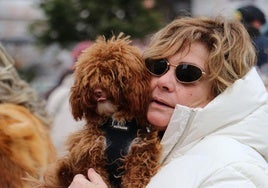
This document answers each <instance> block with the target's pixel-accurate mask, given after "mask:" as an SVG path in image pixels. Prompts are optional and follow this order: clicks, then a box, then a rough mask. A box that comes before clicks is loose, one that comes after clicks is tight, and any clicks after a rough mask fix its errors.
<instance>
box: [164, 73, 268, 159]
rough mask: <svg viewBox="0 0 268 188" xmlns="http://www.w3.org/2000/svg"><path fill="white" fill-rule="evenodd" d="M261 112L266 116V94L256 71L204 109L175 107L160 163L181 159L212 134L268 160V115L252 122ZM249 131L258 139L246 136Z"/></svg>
mask: <svg viewBox="0 0 268 188" xmlns="http://www.w3.org/2000/svg"><path fill="white" fill-rule="evenodd" d="M261 108H263V110H260V111H261V112H263V111H265V110H266V112H268V105H267V93H266V89H265V87H264V85H263V82H262V80H261V78H260V77H259V76H258V73H257V71H256V69H255V68H253V69H252V70H251V71H249V72H248V73H247V75H246V76H245V77H243V78H242V79H239V80H237V81H236V82H235V83H234V84H233V85H231V86H230V87H228V88H227V89H226V90H225V91H224V92H223V93H222V94H220V95H219V96H217V97H216V98H215V99H214V100H212V101H211V102H210V103H209V104H208V105H207V106H205V107H204V108H196V109H193V108H188V107H185V106H181V105H176V108H175V110H174V113H173V116H172V117H171V121H170V123H169V125H168V128H167V130H166V131H165V134H164V136H163V138H162V141H161V144H162V145H163V154H162V158H161V160H162V162H168V161H169V160H170V159H171V158H172V157H175V156H177V155H181V154H182V153H183V152H185V150H188V149H189V148H191V147H192V146H193V145H194V144H195V143H196V142H198V141H199V140H200V139H202V138H204V137H205V136H208V135H212V134H214V135H216V134H225V135H226V134H228V136H230V137H232V138H234V139H236V140H238V141H239V142H243V143H245V144H247V145H250V146H251V147H254V148H255V147H258V150H260V151H259V152H260V153H262V154H263V155H267V158H268V148H267V147H268V139H267V138H266V137H267V135H268V126H267V125H265V124H266V123H267V122H268V115H267V114H263V115H262V116H261V115H260V114H259V115H257V116H258V118H254V116H256V113H257V112H255V111H256V110H257V109H261ZM251 116H253V117H251ZM259 116H260V117H259ZM250 121H251V123H247V122H250ZM264 122H265V123H264ZM244 124H246V125H247V126H245V125H244ZM242 125H243V126H242ZM256 125H258V126H256ZM259 125H260V126H259ZM249 131H250V132H253V133H254V134H255V135H256V134H257V135H258V136H259V137H257V138H256V136H253V135H250V134H248V132H249ZM243 134H245V135H246V137H245V136H243ZM250 137H252V138H254V139H250ZM255 149H256V148H255Z"/></svg>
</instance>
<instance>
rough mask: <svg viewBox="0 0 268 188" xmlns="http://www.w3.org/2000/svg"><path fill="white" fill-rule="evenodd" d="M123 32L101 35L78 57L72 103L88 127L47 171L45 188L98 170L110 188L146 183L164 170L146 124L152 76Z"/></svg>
mask: <svg viewBox="0 0 268 188" xmlns="http://www.w3.org/2000/svg"><path fill="white" fill-rule="evenodd" d="M130 43H131V41H130V40H129V37H128V36H127V37H126V36H124V35H123V34H122V33H121V34H119V35H118V36H117V37H116V36H113V37H112V38H110V39H109V40H105V38H104V37H99V38H98V39H97V40H96V43H94V44H93V45H92V46H91V47H89V48H87V49H86V50H85V51H84V52H83V53H82V54H81V56H80V57H79V59H78V62H77V63H76V66H75V72H74V77H75V82H74V85H73V87H72V89H71V96H70V103H71V108H72V113H73V116H74V118H75V119H76V120H78V119H85V120H86V122H87V123H86V125H85V127H84V129H83V130H81V131H79V132H76V133H74V134H73V135H71V136H70V138H69V140H68V154H67V155H66V156H64V157H63V158H61V159H59V160H58V162H57V163H56V164H55V165H54V166H53V168H51V169H50V170H48V171H47V172H46V175H45V176H44V179H43V181H44V182H43V184H42V186H41V187H46V188H48V187H49V188H52V187H64V188H66V187H68V186H69V185H70V184H71V181H72V180H73V177H74V176H75V175H76V174H78V173H80V174H84V175H85V176H86V174H87V170H88V168H90V167H91V168H94V169H95V170H96V171H97V172H98V173H99V174H100V175H101V176H102V177H103V179H104V181H105V182H106V183H107V185H109V187H122V188H125V187H128V188H134V187H135V188H139V187H145V186H146V185H147V183H148V182H149V181H150V178H151V177H152V176H153V175H154V174H155V173H156V172H157V170H158V168H159V162H158V161H159V156H160V152H161V146H160V142H159V138H158V132H157V131H156V130H153V129H152V128H150V127H149V126H148V124H147V122H146V111H147V106H148V103H149V100H150V86H149V80H150V75H149V74H148V73H147V71H146V68H145V65H144V61H143V59H142V57H141V54H140V51H139V50H138V48H136V47H134V46H131V45H130Z"/></svg>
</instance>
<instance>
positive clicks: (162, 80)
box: [157, 67, 177, 92]
mask: <svg viewBox="0 0 268 188" xmlns="http://www.w3.org/2000/svg"><path fill="white" fill-rule="evenodd" d="M157 79H158V80H157V86H158V87H159V88H160V89H163V90H167V91H169V92H171V91H173V90H174V89H175V86H176V84H177V80H176V77H175V73H174V68H173V67H170V69H169V70H168V71H167V72H166V73H165V74H163V75H162V76H160V77H158V78H157Z"/></svg>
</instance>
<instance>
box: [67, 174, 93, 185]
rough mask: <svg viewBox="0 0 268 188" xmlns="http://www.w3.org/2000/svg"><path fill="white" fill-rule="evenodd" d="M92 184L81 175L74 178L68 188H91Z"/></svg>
mask: <svg viewBox="0 0 268 188" xmlns="http://www.w3.org/2000/svg"><path fill="white" fill-rule="evenodd" d="M91 187H92V183H90V182H89V181H88V180H87V179H86V177H85V176H83V175H82V174H77V175H75V176H74V179H73V181H72V183H71V185H70V186H69V187H68V188H91Z"/></svg>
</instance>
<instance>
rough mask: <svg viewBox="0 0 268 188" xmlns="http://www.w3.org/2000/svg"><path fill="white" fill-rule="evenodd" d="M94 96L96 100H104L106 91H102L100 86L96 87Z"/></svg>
mask: <svg viewBox="0 0 268 188" xmlns="http://www.w3.org/2000/svg"><path fill="white" fill-rule="evenodd" d="M94 97H95V100H96V101H97V102H104V101H106V97H107V96H106V92H105V91H103V90H102V89H100V88H96V89H95V90H94Z"/></svg>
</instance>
